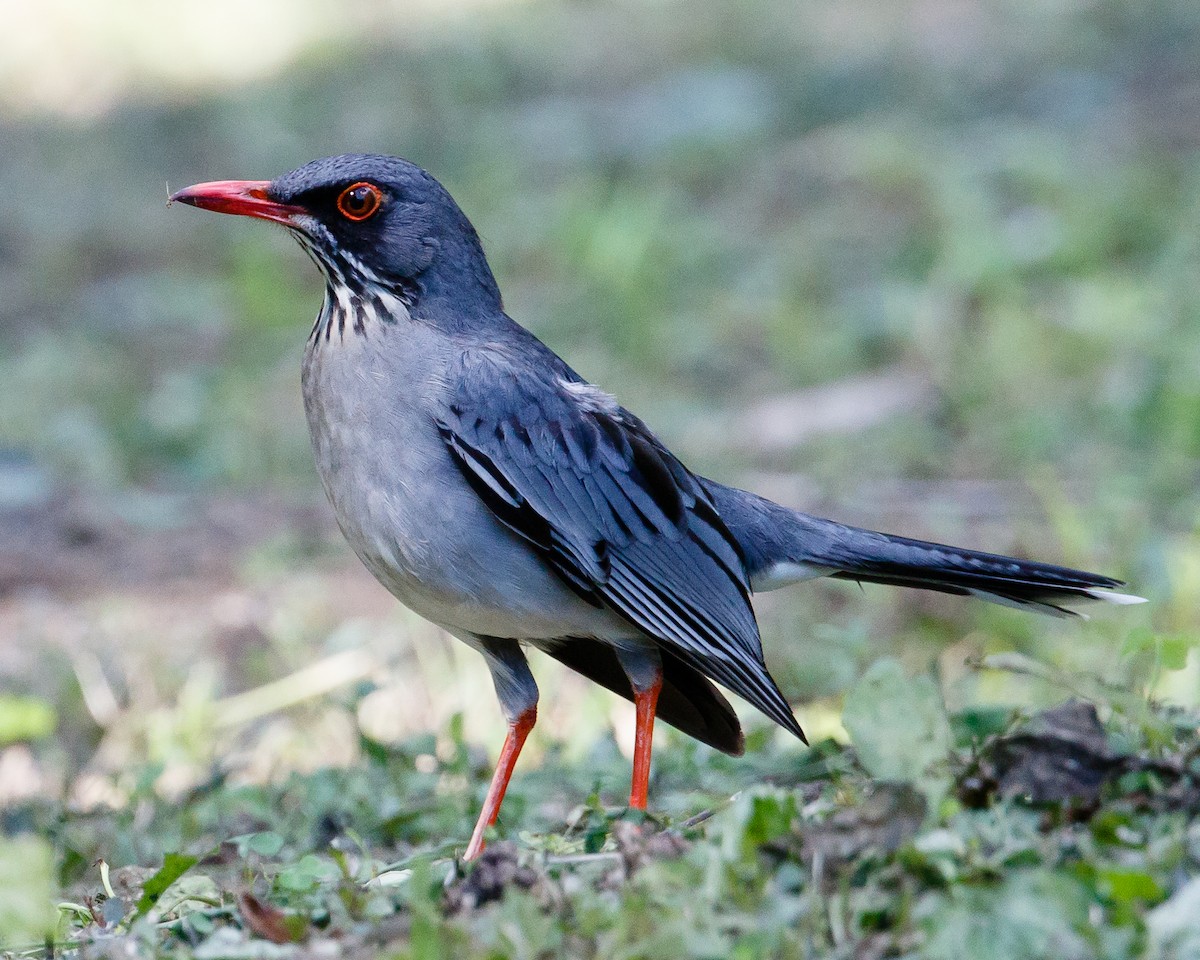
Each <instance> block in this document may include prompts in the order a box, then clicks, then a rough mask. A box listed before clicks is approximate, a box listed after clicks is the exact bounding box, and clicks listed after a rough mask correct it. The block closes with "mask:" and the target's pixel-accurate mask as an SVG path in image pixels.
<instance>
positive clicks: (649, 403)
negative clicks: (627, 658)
mask: <svg viewBox="0 0 1200 960" xmlns="http://www.w3.org/2000/svg"><path fill="white" fill-rule="evenodd" d="M2 6H3V11H4V20H5V22H6V24H7V29H6V30H5V31H4V33H3V36H2V39H0V195H2V196H3V198H4V203H3V216H2V217H0V290H2V291H3V296H2V297H0V684H2V685H3V688H4V689H5V690H8V691H9V693H6V694H3V695H2V696H0V704H2V709H0V745H3V744H5V743H7V744H10V745H9V746H8V747H7V748H5V749H3V750H2V752H0V798H3V799H6V800H9V801H11V800H12V799H14V798H19V797H22V796H28V795H31V794H38V795H59V796H64V797H67V798H69V800H70V802H71V803H72V804H75V805H77V806H78V807H80V808H83V809H87V808H89V807H90V806H92V805H96V804H104V803H118V804H119V803H120V802H121V799H122V797H124V796H127V795H128V792H129V791H130V790H132V789H134V786H135V785H134V784H132V781H133V780H134V779H139V778H140V780H139V782H140V781H144V780H145V779H146V778H147V777H149V778H150V781H152V782H153V783H154V785H155V788H156V789H157V790H158V791H160V792H161V793H162V794H164V795H167V796H169V795H171V793H172V791H183V790H187V789H189V788H191V787H192V786H194V785H195V784H196V783H198V782H200V781H202V780H203V779H204V778H205V777H207V776H209V774H210V772H211V771H212V770H213V769H214V766H216V767H219V768H220V769H221V770H222V771H223V775H224V776H227V777H231V778H233V779H234V780H242V781H261V780H264V779H268V778H271V777H274V776H277V775H279V774H280V773H281V772H284V771H288V770H307V769H313V768H316V767H323V766H327V765H346V764H352V763H354V762H355V761H356V759H357V758H358V757H359V756H360V752H361V751H362V750H363V749H365V747H364V744H365V745H368V746H369V745H370V744H387V743H390V742H395V741H397V740H399V739H401V738H404V737H407V736H411V735H413V734H415V733H429V732H432V731H441V730H444V729H446V728H447V725H448V724H449V725H450V727H451V728H452V729H456V730H460V731H462V734H461V735H462V736H463V737H464V738H465V740H466V741H467V742H470V743H478V744H483V745H485V746H488V747H491V748H493V749H494V747H495V745H496V743H497V742H498V740H499V738H500V736H501V735H502V733H503V729H502V724H501V722H500V718H499V713H498V709H497V708H496V707H495V706H494V705H493V700H492V694H491V690H490V683H489V681H488V678H487V675H486V672H485V670H484V668H483V666H482V663H481V662H478V661H477V658H476V657H475V656H474V655H473V654H471V653H470V652H469V651H466V650H465V649H459V648H458V647H457V646H456V645H454V644H453V643H452V642H451V641H448V640H447V639H446V638H444V637H442V636H441V635H439V634H438V632H437V631H435V630H434V629H433V628H431V627H429V626H427V625H425V624H423V623H422V622H420V621H419V620H417V619H416V618H415V617H413V616H411V615H409V614H408V613H406V612H405V611H404V610H403V609H401V608H400V607H399V606H398V604H396V603H395V602H394V601H392V600H391V599H390V597H389V596H388V595H387V594H386V593H385V592H384V591H383V590H382V588H380V587H378V586H377V585H376V584H375V583H374V581H373V580H372V579H371V578H370V576H369V575H368V574H367V572H366V571H365V570H363V569H362V568H361V567H360V565H359V564H358V562H357V560H356V559H355V558H354V557H353V556H352V555H351V553H350V551H349V549H348V548H347V547H346V546H345V544H344V543H343V542H342V540H341V538H340V536H339V535H338V533H337V531H336V529H335V528H334V526H333V524H332V520H331V516H330V513H329V510H328V509H327V506H326V504H325V503H324V501H323V498H322V496H321V494H320V491H319V488H318V485H317V480H316V476H315V473H314V470H313V467H312V463H311V457H310V453H309V449H308V440H307V435H306V429H305V426H304V422H303V414H302V410H301V404H300V395H299V386H298V380H299V361H300V356H301V353H302V350H303V345H304V339H305V336H306V334H307V331H308V329H309V326H310V323H311V320H312V317H313V315H314V314H315V312H316V310H317V307H318V305H319V302H320V298H321V282H320V279H319V277H318V275H317V274H316V272H315V271H314V270H313V269H312V266H311V264H310V263H309V261H308V260H307V258H306V257H304V256H302V255H301V253H300V251H299V250H298V249H296V246H295V244H294V243H292V241H291V240H290V239H289V238H288V237H287V236H286V235H285V234H284V233H283V232H282V231H279V230H274V229H268V228H266V227H265V226H264V225H262V224H255V223H249V222H246V221H238V220H234V219H232V218H223V217H217V216H212V215H206V214H202V213H199V212H197V211H195V210H191V209H186V208H183V207H178V206H177V207H175V208H172V209H168V208H167V206H166V204H165V199H166V196H167V193H168V191H169V190H172V189H178V188H180V187H183V186H185V185H187V184H190V183H193V182H196V181H200V180H212V179H226V178H238V179H240V178H246V179H260V178H262V179H265V178H270V177H272V176H275V175H277V174H279V173H281V172H283V171H285V170H288V169H291V168H293V167H295V166H298V165H300V164H301V163H304V162H306V161H308V160H310V159H312V158H314V157H318V156H322V155H326V154H332V153H341V152H346V151H379V152H387V153H396V154H400V155H402V156H405V157H407V158H409V159H411V160H413V161H415V162H417V163H419V164H421V165H422V166H424V167H426V168H428V169H429V170H431V171H432V172H433V173H434V174H435V175H436V176H437V177H439V178H440V179H441V180H442V181H443V182H444V183H445V184H446V185H447V187H448V188H449V189H450V191H451V192H452V193H453V194H454V195H455V197H456V198H457V199H458V200H459V202H460V204H461V205H462V207H463V208H464V209H465V210H466V212H467V213H468V215H469V216H470V217H471V218H472V219H473V220H474V222H475V224H476V225H477V227H478V228H479V230H480V233H481V235H482V236H483V238H484V242H485V245H486V248H487V250H488V252H489V254H490V256H491V259H492V263H493V266H494V268H495V270H496V272H497V274H498V277H499V280H500V283H501V287H502V289H503V290H504V292H505V297H506V303H507V306H508V309H509V312H510V313H511V314H512V316H514V317H515V318H516V319H518V320H519V321H520V322H522V323H524V324H526V325H527V326H529V327H530V328H531V329H533V330H534V331H535V332H536V333H537V334H538V335H539V336H540V337H541V338H542V339H544V340H545V341H546V342H548V343H549V344H550V345H551V346H552V347H553V348H554V349H556V350H557V351H558V352H560V353H562V354H563V355H564V356H566V357H567V358H568V360H569V361H570V362H571V363H572V364H573V365H574V366H575V367H576V368H577V369H579V370H580V371H581V372H582V373H583V374H584V375H585V376H587V377H589V378H591V379H593V380H595V381H597V382H599V383H601V384H603V385H604V386H605V388H606V389H609V390H611V391H612V392H614V393H615V394H616V395H617V396H618V397H619V398H620V399H621V400H622V402H624V403H625V404H626V405H627V406H629V407H631V408H632V409H634V410H635V411H637V412H638V413H640V414H641V415H642V416H643V417H644V419H646V420H647V421H648V422H649V423H650V424H651V426H652V427H653V428H654V429H656V430H657V431H658V432H659V433H660V434H661V435H662V436H663V438H664V439H665V440H666V441H667V442H668V443H669V444H670V445H671V446H672V447H673V448H674V449H675V450H676V451H677V452H678V453H679V454H680V456H681V457H682V458H683V459H684V461H685V462H687V463H688V464H689V465H690V466H691V467H693V468H694V469H696V470H698V471H701V472H704V473H707V474H709V475H712V476H714V477H716V478H719V479H721V480H724V481H728V482H736V483H740V484H743V485H746V486H749V487H751V488H753V489H755V490H757V491H759V492H762V493H765V494H767V495H770V496H772V497H774V498H776V499H778V500H780V501H782V502H785V503H788V504H790V505H793V506H798V507H802V508H804V509H806V510H810V511H812V512H816V513H821V514H823V515H826V516H832V517H835V518H837V519H841V520H844V521H848V522H852V523H857V524H861V525H865V526H870V527H875V528H879V529H885V530H889V531H893V532H897V533H904V534H907V535H910V536H919V537H926V538H934V539H942V540H949V541H952V542H958V543H963V544H965V545H972V546H976V547H979V548H984V549H989V550H993V551H998V552H1014V553H1019V554H1022V555H1028V556H1033V557H1036V558H1039V559H1042V560H1049V561H1056V562H1062V563H1067V564H1070V565H1075V566H1082V567H1086V568H1089V569H1096V570H1100V571H1103V572H1108V573H1113V574H1115V575H1118V576H1122V577H1124V578H1126V579H1128V580H1129V581H1130V582H1131V584H1132V589H1134V591H1135V592H1138V593H1142V594H1145V595H1147V596H1149V597H1150V598H1152V600H1153V603H1152V604H1150V605H1147V606H1145V607H1140V608H1135V609H1132V608H1130V609H1123V610H1119V611H1111V610H1100V611H1096V614H1097V615H1096V617H1095V619H1094V620H1092V621H1090V622H1087V623H1081V622H1074V621H1072V622H1063V623H1060V622H1056V621H1050V620H1046V619H1044V618H1037V617H1033V616H1029V615H1024V614H1021V613H1018V612H1014V611H1009V610H1004V609H1000V608H996V607H990V606H986V605H983V604H980V603H968V602H963V601H961V600H958V599H955V598H947V597H939V596H925V595H918V594H914V593H904V592H901V591H897V590H892V589H888V588H881V587H866V588H863V589H859V588H857V587H854V586H853V585H845V584H843V585H837V584H825V583H817V584H810V585H807V586H804V587H801V588H796V589H793V590H792V591H789V592H788V594H787V595H786V596H778V595H772V596H769V597H764V598H762V601H761V603H760V606H759V610H760V616H761V620H762V623H763V630H764V637H765V644H766V648H767V651H768V660H769V661H770V663H771V665H772V668H773V669H774V671H775V672H776V674H777V676H778V677H779V679H780V681H781V684H782V686H783V688H784V690H785V691H786V692H787V693H788V695H789V696H790V697H791V698H792V699H793V700H794V702H795V703H796V704H797V707H798V711H799V715H800V717H801V719H802V720H803V721H804V723H805V726H806V727H807V728H808V729H809V730H810V732H811V733H813V734H814V735H815V736H816V737H818V738H819V737H821V736H825V735H833V736H841V735H842V734H841V732H840V727H839V721H838V717H839V708H840V698H841V696H842V694H843V693H844V692H845V690H846V689H847V688H848V687H849V686H850V685H851V684H852V683H853V682H854V680H855V679H856V678H857V677H858V676H859V675H860V674H861V672H862V670H863V669H864V668H865V666H866V665H867V664H869V663H870V662H871V661H872V660H874V659H875V658H876V657H878V656H880V655H882V654H884V653H889V652H890V653H893V654H895V655H897V656H899V657H901V658H902V659H903V660H904V661H905V663H906V664H907V665H908V666H909V668H910V669H912V670H913V671H915V672H929V671H932V672H933V673H934V674H935V675H936V676H937V677H938V678H939V680H940V682H941V685H942V690H943V693H944V695H945V697H946V699H947V701H948V703H949V704H950V705H951V707H952V708H962V707H963V706H964V705H974V704H983V705H986V704H1001V705H1006V706H1009V705H1014V704H1016V705H1031V706H1033V705H1038V704H1041V703H1045V702H1050V701H1053V700H1056V699H1059V698H1061V697H1062V696H1063V695H1064V686H1063V684H1062V683H1059V682H1056V681H1055V680H1054V677H1056V676H1062V675H1069V676H1074V677H1090V678H1092V680H1093V681H1095V682H1103V683H1110V684H1115V685H1117V686H1119V687H1122V688H1128V689H1134V690H1138V691H1144V692H1149V693H1151V694H1152V695H1154V696H1156V697H1161V698H1165V699H1168V700H1172V701H1178V702H1181V703H1186V704H1191V705H1195V704H1196V703H1197V702H1198V700H1200V686H1198V683H1197V680H1198V673H1197V671H1198V669H1200V664H1198V662H1197V658H1196V657H1195V655H1194V654H1193V653H1192V647H1193V646H1194V644H1195V643H1196V637H1197V636H1200V633H1198V631H1197V629H1196V628H1197V623H1198V620H1200V539H1198V538H1197V528H1196V521H1197V509H1198V507H1200V487H1198V485H1197V479H1198V473H1200V471H1198V466H1200V279H1198V278H1200V271H1198V267H1200V149H1198V148H1200V7H1198V6H1197V5H1196V4H1195V3H1194V2H1193V0H1039V2H1036V3H1033V2H1023V0H1008V2H998V3H984V2H980V0H837V2H832V0H803V2H783V0H755V2H749V0H743V2H735V3H721V2H715V0H713V2H697V0H652V2H645V3H634V2H624V3H622V2H599V0H536V2H515V0H507V2H506V0H440V2H435V0H428V2H420V3H418V2H402V0H393V2H385V0H375V2H365V0H364V2H356V3H333V2H318V0H300V2H294V0H288V2H284V0H269V2H255V3H245V2H234V0H205V2H204V3H200V2H194V0H185V2H174V3H171V4H154V3H150V2H148V0H111V2H108V3H105V4H96V3H93V2H90V0H44V2H42V3H40V4H37V5H31V4H21V3H17V2H11V0H10V2H6V3H3V5H2ZM1008 651H1013V652H1017V653H1020V654H1023V655H1024V656H1026V657H1028V658H1029V659H1028V661H1022V662H1023V663H1026V664H1027V665H1028V666H1029V667H1030V669H1029V670H1026V671H1025V672H1017V673H1013V672H996V671H990V670H980V669H978V668H977V666H975V665H976V664H977V662H978V660H979V659H980V658H981V657H984V656H987V655H989V654H996V653H999V652H1008ZM1034 664H1038V665H1039V667H1038V669H1032V667H1033V665H1034ZM535 669H536V670H537V672H538V675H539V677H540V679H541V683H542V687H543V691H544V693H543V696H544V700H543V717H545V718H548V719H549V720H550V722H547V723H543V724H542V726H541V727H539V733H538V735H537V736H538V737H540V739H538V740H537V741H536V742H535V743H534V746H533V748H532V752H533V753H537V752H539V751H541V752H544V751H546V750H548V749H553V750H555V751H563V752H565V753H566V755H568V756H584V755H588V752H589V751H595V750H597V749H607V750H610V751H615V750H616V749H617V748H616V747H615V746H613V744H614V743H620V744H621V745H622V748H623V747H624V746H625V744H626V741H627V740H628V733H629V727H630V724H631V715H630V711H629V710H628V709H627V708H626V706H625V705H624V704H623V703H622V704H617V703H615V702H614V698H612V697H610V696H609V695H608V694H606V693H601V692H596V691H591V690H588V689H587V687H586V686H585V685H584V684H583V683H582V682H580V681H578V680H577V679H575V678H573V677H570V676H566V675H563V674H562V673H560V672H558V671H557V668H556V667H552V666H550V665H549V664H547V663H546V662H544V661H543V660H541V659H539V660H538V662H537V663H535ZM1059 671H1062V673H1061V674H1060V673H1059ZM1030 674H1034V675H1030ZM1080 682H1082V681H1080ZM1089 682H1090V681H1089ZM458 715H461V716H460V719H459V720H458V721H455V722H454V723H451V718H453V717H455V716H458ZM614 735H615V738H616V739H615V741H614V739H613V737H614ZM597 743H600V744H601V745H602V746H599V747H598V746H597ZM605 744H607V746H604V745H605ZM147 762H148V763H149V766H147ZM530 766H531V767H532V766H533V764H530ZM614 769H616V770H617V771H618V773H617V774H615V776H616V779H614V780H613V782H612V783H604V784H601V786H602V788H603V790H604V791H605V792H606V793H609V794H611V795H612V799H616V798H619V796H620V795H621V791H622V790H623V789H624V786H625V782H624V779H623V778H624V777H627V771H626V770H624V768H623V766H618V767H616V768H614ZM147 771H149V772H147Z"/></svg>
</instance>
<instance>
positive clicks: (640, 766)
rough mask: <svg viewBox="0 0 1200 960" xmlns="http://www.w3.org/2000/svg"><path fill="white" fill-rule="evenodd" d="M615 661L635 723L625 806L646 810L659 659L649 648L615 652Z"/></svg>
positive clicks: (659, 679)
mask: <svg viewBox="0 0 1200 960" xmlns="http://www.w3.org/2000/svg"><path fill="white" fill-rule="evenodd" d="M617 659H618V660H619V661H620V662H621V667H622V668H623V669H624V671H625V675H626V676H627V677H629V684H630V686H632V687H633V705H634V709H635V711H636V720H635V725H634V734H633V783H632V786H630V788H629V806H630V807H632V808H633V809H635V810H645V809H646V796H647V793H648V792H649V787H650V751H651V748H652V746H653V744H654V716H655V713H656V712H657V710H658V694H659V692H660V691H661V690H662V678H663V674H662V657H661V655H660V654H659V652H658V648H657V647H655V646H653V645H651V644H639V645H637V646H624V645H622V646H621V647H618V648H617Z"/></svg>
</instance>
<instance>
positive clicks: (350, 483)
mask: <svg viewBox="0 0 1200 960" xmlns="http://www.w3.org/2000/svg"><path fill="white" fill-rule="evenodd" d="M317 329H318V330H319V329H321V325H320V322H319V323H318V327H317ZM452 349H454V342H453V341H452V340H451V339H450V338H447V337H446V336H445V335H443V334H440V333H439V332H438V331H436V330H434V329H432V328H430V327H428V326H426V325H425V324H422V323H419V322H415V321H412V320H410V319H409V318H408V317H407V316H406V315H405V316H403V317H402V318H401V319H400V320H399V321H398V322H396V323H394V324H388V325H371V326H369V327H368V328H367V330H366V332H365V334H363V335H349V334H347V335H345V336H338V334H337V333H336V332H334V334H333V335H332V336H331V338H330V339H328V340H326V339H325V338H324V337H323V336H322V337H314V338H311V339H310V341H309V344H308V349H307V350H306V353H305V357H304V366H303V376H302V382H303V391H304V406H305V411H306V413H307V416H308V425H309V432H310V435H311V438H312V444H313V452H314V454H315V457H316V463H317V472H318V474H319V475H320V478H321V483H322V485H323V486H324V488H325V493H326V495H327V496H328V498H329V501H330V503H331V504H332V505H333V509H334V513H335V515H336V517H337V521H338V525H339V526H340V527H341V529H342V532H343V533H344V534H345V536H346V539H347V540H348V541H349V543H350V545H351V547H352V548H353V549H354V551H355V553H357V554H358V556H359V557H360V558H361V560H362V561H363V563H364V564H366V566H367V568H368V569H369V570H370V571H371V572H372V573H373V574H374V575H375V577H376V578H377V579H378V580H379V581H380V582H381V583H382V584H383V585H384V586H385V587H387V589H388V590H389V591H391V593H392V594H394V595H395V596H396V597H397V598H398V599H400V600H401V601H402V602H403V603H405V604H406V605H407V606H409V607H410V608H412V609H413V610H415V611H416V612H417V613H419V614H421V615H422V616H424V617H426V618H428V619H430V620H432V621H433V622H435V623H437V624H439V625H441V626H443V627H446V628H447V629H449V630H451V631H453V632H459V633H462V632H470V633H481V634H487V635H491V636H510V637H518V638H522V639H539V638H545V637H561V636H566V635H569V634H572V633H574V634H586V635H595V634H597V633H611V632H613V631H614V629H615V630H616V631H617V632H620V630H621V629H626V630H627V629H628V627H625V628H622V627H621V626H620V625H619V623H614V621H615V619H616V618H615V615H614V614H611V613H609V612H607V611H601V610H596V609H595V608H594V607H591V606H590V605H588V604H586V603H584V602H583V601H581V600H580V599H579V598H578V597H577V596H576V595H575V594H574V593H572V592H571V591H570V590H569V589H568V588H566V587H565V586H564V585H563V584H562V582H561V581H560V580H559V579H558V578H557V577H556V576H555V575H554V574H553V573H551V572H550V571H549V570H547V569H546V568H545V566H544V565H543V563H542V562H541V561H540V560H539V559H538V558H537V557H536V556H535V555H534V554H533V553H532V551H530V550H529V549H528V548H527V547H526V545H525V544H524V542H523V541H521V540H519V539H518V538H517V537H516V536H515V535H514V534H512V533H511V532H510V531H509V530H508V529H507V528H505V527H503V526H502V525H501V524H500V523H499V522H498V521H497V520H496V519H495V517H494V516H493V515H492V514H491V512H490V511H489V510H488V509H487V507H486V506H485V505H484V504H483V503H482V502H481V501H480V500H479V498H478V497H477V496H476V494H475V493H474V491H473V490H471V488H470V487H469V486H468V485H467V483H466V481H465V480H464V479H463V477H462V475H461V473H460V472H459V469H458V467H457V466H456V465H455V464H454V463H453V461H452V460H451V458H450V456H449V453H448V451H447V450H446V448H445V446H444V444H443V441H442V439H441V437H440V435H439V433H438V430H437V426H436V423H437V419H438V410H439V409H440V405H443V404H445V403H446V402H448V401H447V400H446V399H445V398H446V396H447V393H448V388H447V384H446V381H445V378H444V372H445V370H446V368H447V367H448V366H449V364H448V362H447V361H448V360H449V357H450V354H449V351H450V350H452Z"/></svg>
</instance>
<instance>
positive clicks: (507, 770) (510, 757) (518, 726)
mask: <svg viewBox="0 0 1200 960" xmlns="http://www.w3.org/2000/svg"><path fill="white" fill-rule="evenodd" d="M536 722H537V707H530V708H529V709H528V710H526V711H525V712H524V713H522V714H521V715H520V716H519V717H517V719H516V720H515V721H514V722H512V723H510V724H509V725H508V736H506V737H505V738H504V747H503V748H502V749H501V750H500V759H499V760H498V761H497V762H496V772H495V773H494V774H493V775H492V785H491V787H489V788H488V794H487V799H486V800H484V801H483V809H482V810H480V811H479V819H478V820H477V821H476V823H475V832H474V833H472V834H471V842H470V843H469V844H467V853H466V856H465V857H464V858H463V859H465V860H474V859H475V858H476V857H477V856H479V855H480V854H481V853H483V848H484V842H483V833H484V831H485V830H487V828H488V827H490V826H491V825H492V824H494V823H495V822H496V817H498V816H499V815H500V804H501V802H502V801H503V800H504V791H506V790H507V789H508V781H509V779H510V778H511V777H512V772H513V767H515V766H516V765H517V757H518V756H520V754H521V748H522V747H523V746H525V738H526V737H528V736H529V731H530V730H532V729H533V725H534V724H535V723H536Z"/></svg>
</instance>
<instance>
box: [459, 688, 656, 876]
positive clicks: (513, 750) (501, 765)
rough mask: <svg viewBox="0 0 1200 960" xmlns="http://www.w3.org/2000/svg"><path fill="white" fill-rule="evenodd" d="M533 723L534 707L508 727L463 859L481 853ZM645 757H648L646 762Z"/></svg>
mask: <svg viewBox="0 0 1200 960" xmlns="http://www.w3.org/2000/svg"><path fill="white" fill-rule="evenodd" d="M536 722H537V707H530V708H529V709H528V710H526V711H525V712H524V713H522V714H521V715H520V716H519V717H517V719H516V720H515V721H513V722H512V723H510V724H509V725H508V736H506V737H505V738H504V747H503V748H502V749H501V750H500V759H499V760H498V761H497V762H496V772H495V773H494V774H493V775H492V785H491V787H489V788H488V794H487V799H486V800H484V801H483V809H482V810H480V811H479V819H478V820H477V821H476V823H475V832H474V833H472V834H471V842H470V843H469V844H467V853H466V856H465V857H464V858H463V859H465V860H474V859H475V858H476V857H478V856H479V855H480V854H481V853H483V848H484V842H483V834H484V831H485V830H487V828H488V827H490V826H491V825H492V824H494V823H495V822H496V818H497V817H498V816H499V815H500V804H501V803H502V802H503V800H504V792H505V791H506V790H507V789H508V781H509V779H510V778H511V777H512V772H513V767H515V766H516V765H517V757H519V756H520V755H521V748H522V747H523V746H525V738H526V737H528V736H529V731H530V730H532V729H533V725H534V724H535V723H536ZM648 757H649V754H648V753H647V759H648ZM643 805H644V804H643Z"/></svg>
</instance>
